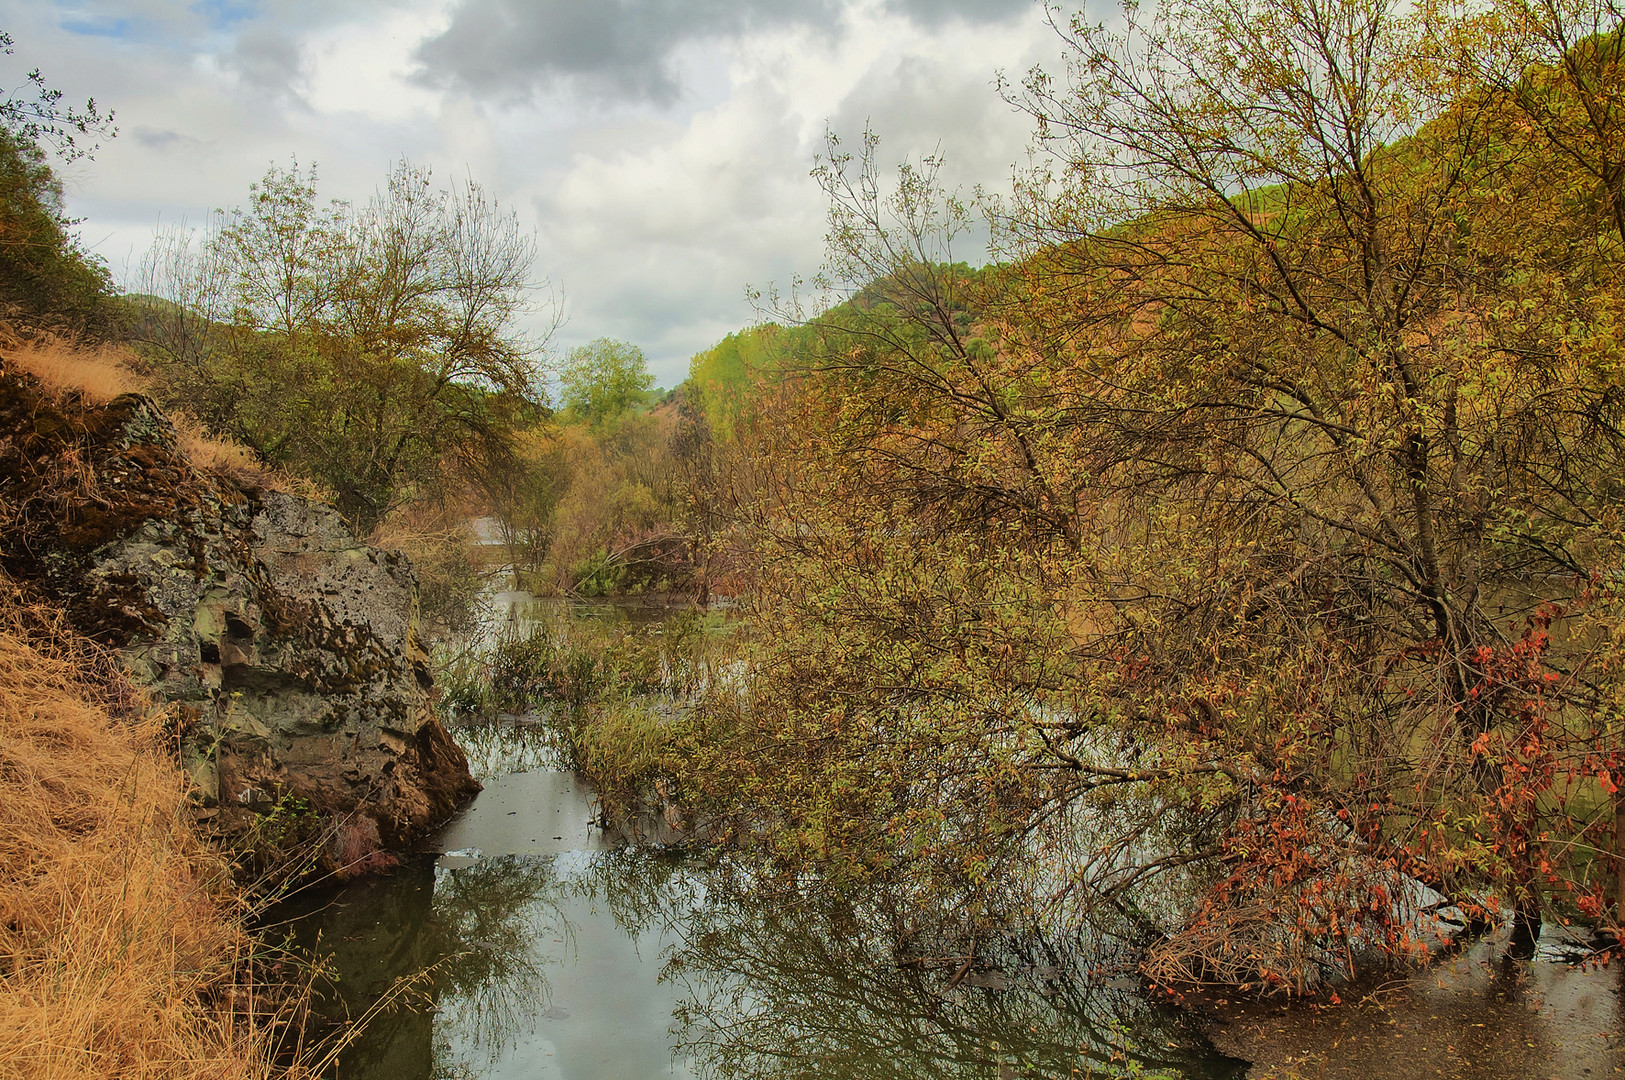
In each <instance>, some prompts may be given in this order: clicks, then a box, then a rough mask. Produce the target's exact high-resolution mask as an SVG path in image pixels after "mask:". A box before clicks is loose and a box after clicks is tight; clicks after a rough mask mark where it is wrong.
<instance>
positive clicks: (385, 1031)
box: [299, 857, 568, 1080]
mask: <svg viewBox="0 0 1625 1080" xmlns="http://www.w3.org/2000/svg"><path fill="white" fill-rule="evenodd" d="M567 888H568V885H567V884H566V883H561V882H560V880H559V878H558V877H557V875H556V874H555V871H554V865H553V862H552V861H551V860H536V859H524V858H518V857H511V858H501V859H487V860H483V861H481V862H478V863H474V864H472V865H470V866H464V867H457V868H455V869H444V868H442V869H436V867H435V866H434V863H433V860H432V859H429V860H421V861H418V862H415V863H412V864H409V865H406V866H403V867H401V869H400V870H398V871H397V872H396V873H395V874H394V875H391V876H390V877H387V878H380V879H376V880H373V881H367V882H362V883H360V884H358V885H354V886H351V887H350V888H348V889H346V890H345V891H344V892H343V893H342V894H340V895H339V896H338V897H335V898H334V899H333V902H331V903H330V904H328V905H327V906H325V907H323V908H321V909H320V910H317V911H315V912H314V913H313V914H311V915H310V916H308V917H307V918H306V919H304V920H303V921H302V922H301V925H300V935H299V936H300V939H301V943H302V944H303V945H304V946H305V947H306V948H307V949H309V950H310V951H312V952H313V953H314V954H316V955H317V956H326V957H328V958H329V960H328V964H329V969H330V970H331V971H332V973H333V976H334V978H333V982H332V986H331V987H330V989H329V992H328V993H327V994H326V995H325V997H324V1000H323V1001H321V1002H319V1003H318V1008H319V1009H321V1010H322V1011H324V1012H326V1013H327V1014H328V1015H329V1016H332V1017H334V1018H335V1019H343V1018H355V1017H359V1016H363V1015H365V1014H366V1013H367V1012H368V1010H370V1009H371V1008H372V1007H373V1005H374V1004H375V1003H376V1002H378V1001H379V1000H380V999H381V998H383V997H384V996H385V995H387V994H389V993H390V991H391V989H392V988H394V987H395V986H396V984H397V983H398V982H399V981H400V980H402V979H411V978H414V977H416V976H418V975H419V974H420V973H422V972H424V971H425V970H426V969H429V968H431V967H432V968H433V971H432V972H431V973H430V975H429V977H428V979H427V980H426V981H425V982H424V984H423V986H422V989H421V990H418V991H416V992H413V993H409V994H406V995H403V996H402V997H401V1000H400V1001H399V1002H398V1003H397V1004H396V1005H395V1006H394V1007H392V1008H390V1009H387V1010H385V1011H383V1012H381V1013H379V1014H377V1015H374V1016H373V1017H371V1018H370V1019H369V1020H368V1022H367V1023H366V1025H365V1026H364V1027H363V1029H362V1031H361V1033H360V1035H359V1037H358V1038H357V1039H356V1040H355V1042H354V1043H352V1044H351V1046H350V1047H349V1048H348V1049H347V1050H346V1051H345V1053H344V1055H343V1058H342V1061H341V1064H340V1067H339V1072H338V1076H339V1077H340V1078H342V1080H374V1078H376V1080H417V1078H420V1077H421V1078H423V1080H431V1078H440V1077H453V1076H462V1075H467V1074H468V1072H469V1069H468V1068H467V1067H466V1064H467V1063H466V1062H465V1063H460V1062H457V1061H454V1060H452V1059H453V1058H454V1056H455V1055H454V1054H453V1053H452V1051H451V1049H450V1047H449V1046H448V1045H447V1044H446V1043H445V1041H444V1040H443V1039H436V1038H434V1037H433V1036H434V1017H435V1012H436V1011H437V1009H438V1011H439V1012H440V1013H442V1014H445V1015H446V1016H447V1018H448V1019H449V1021H450V1027H451V1028H452V1029H453V1030H455V1031H456V1032H457V1035H458V1042H459V1045H460V1047H461V1048H462V1051H463V1053H464V1054H465V1055H466V1054H468V1053H469V1052H473V1053H475V1054H478V1055H483V1056H485V1057H487V1058H488V1059H489V1060H493V1061H494V1060H495V1059H496V1058H498V1057H499V1056H500V1055H501V1053H502V1051H503V1049H504V1048H505V1046H507V1045H508V1042H509V1039H510V1038H511V1036H512V1035H513V1034H514V1033H515V1032H517V1031H518V1030H519V1026H520V1024H521V1023H525V1022H528V1021H529V1020H530V1019H532V1018H534V1017H535V1016H536V1015H537V1014H538V1013H540V1012H541V1011H542V1010H543V1009H545V1008H546V1007H547V1001H548V981H547V977H546V973H545V972H544V971H543V970H542V967H541V963H540V961H539V958H538V956H537V955H536V954H535V952H534V950H533V949H532V948H531V945H532V943H533V942H534V941H535V940H536V939H537V938H538V937H541V936H542V935H544V934H545V935H547V936H555V935H558V934H560V933H564V932H568V925H567V924H566V923H565V921H564V919H563V916H562V915H561V914H560V913H559V911H558V906H557V905H558V901H559V899H560V898H561V896H562V895H563V892H564V891H565V890H566V889H567ZM442 1023H445V1021H442ZM431 1062H433V1066H432V1068H433V1071H432V1072H431Z"/></svg>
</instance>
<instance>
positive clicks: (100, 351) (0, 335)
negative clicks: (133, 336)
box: [0, 326, 324, 500]
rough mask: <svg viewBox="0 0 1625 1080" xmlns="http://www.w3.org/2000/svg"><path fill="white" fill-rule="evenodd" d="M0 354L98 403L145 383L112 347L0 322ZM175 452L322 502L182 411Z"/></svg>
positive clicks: (174, 417)
mask: <svg viewBox="0 0 1625 1080" xmlns="http://www.w3.org/2000/svg"><path fill="white" fill-rule="evenodd" d="M0 353H3V354H4V356H5V359H6V362H7V363H8V364H12V365H15V366H16V367H17V368H19V369H20V370H22V371H26V372H28V373H29V374H30V375H33V376H34V377H35V378H37V379H39V381H40V382H41V383H43V384H44V385H45V386H46V387H48V388H50V389H51V390H53V391H55V392H56V393H57V394H58V395H61V396H65V395H68V394H72V393H78V394H80V395H81V396H82V397H83V398H84V399H85V400H86V401H89V402H92V403H94V404H98V405H104V404H106V403H107V402H109V401H112V400H113V399H114V398H116V397H118V396H119V395H121V394H146V393H150V392H151V391H152V385H151V383H150V382H149V381H148V380H147V379H145V378H144V377H142V376H141V375H140V374H139V373H138V371H137V370H136V369H137V367H138V366H139V364H138V361H137V359H136V357H135V356H134V355H133V354H132V353H131V352H130V351H129V350H128V349H126V348H123V347H122V346H118V345H88V344H83V343H80V342H76V341H73V340H71V339H68V338H62V337H57V336H54V335H50V334H41V335H34V336H30V337H21V336H18V335H17V334H16V333H14V332H13V331H11V330H9V329H7V328H6V327H4V326H0ZM169 418H170V422H171V423H173V424H174V425H175V432H176V436H177V443H178V445H179V448H180V451H181V454H182V455H183V456H184V457H185V458H186V459H187V461H189V462H190V463H191V465H192V467H193V468H195V469H197V470H198V471H199V472H204V473H213V474H216V475H221V476H227V477H230V478H231V479H233V480H235V481H237V482H238V483H239V484H242V485H243V486H245V487H257V488H268V489H270V490H273V491H283V492H292V493H296V494H299V495H302V496H304V497H306V498H310V499H316V500H322V499H323V498H324V496H323V493H322V492H321V491H319V490H318V489H317V488H316V487H315V486H314V485H312V484H310V483H309V482H308V481H304V480H299V479H296V478H294V477H290V476H288V475H287V474H286V473H284V472H282V471H281V470H279V469H273V468H268V467H267V466H266V465H265V464H263V463H262V462H261V461H260V460H259V459H258V458H256V457H255V456H254V452H253V451H252V450H250V449H249V448H248V447H246V446H243V445H242V444H241V443H238V442H235V441H233V440H232V439H229V438H224V437H222V436H218V435H213V434H211V433H209V432H208V431H206V430H205V429H204V427H203V425H202V424H201V423H200V422H198V421H197V420H196V419H194V418H193V417H191V416H188V415H186V414H185V413H171V414H170V416H169Z"/></svg>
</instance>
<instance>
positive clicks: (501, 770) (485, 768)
mask: <svg viewBox="0 0 1625 1080" xmlns="http://www.w3.org/2000/svg"><path fill="white" fill-rule="evenodd" d="M451 736H452V738H453V739H455V740H456V741H457V745H458V746H459V747H461V748H462V751H463V753H464V754H466V755H468V769H469V772H471V773H473V775H474V779H476V780H489V779H491V778H492V777H494V776H508V775H511V774H513V773H522V772H546V771H549V770H554V769H558V768H559V767H560V763H561V761H562V758H561V756H560V753H559V748H558V745H557V740H556V739H555V738H554V737H553V736H552V734H551V733H550V731H549V729H548V728H547V727H545V726H543V725H541V724H539V723H526V722H521V721H519V720H504V721H501V722H496V723H485V724H466V725H461V726H458V727H454V728H452V731H451Z"/></svg>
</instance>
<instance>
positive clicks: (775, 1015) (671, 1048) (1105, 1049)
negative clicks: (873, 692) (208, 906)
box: [302, 849, 1241, 1080]
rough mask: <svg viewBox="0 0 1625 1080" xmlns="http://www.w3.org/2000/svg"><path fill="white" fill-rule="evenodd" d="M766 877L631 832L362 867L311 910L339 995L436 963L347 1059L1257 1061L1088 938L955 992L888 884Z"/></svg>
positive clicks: (1005, 966)
mask: <svg viewBox="0 0 1625 1080" xmlns="http://www.w3.org/2000/svg"><path fill="white" fill-rule="evenodd" d="M761 884H762V883H760V882H756V883H753V884H750V885H748V886H747V885H746V881H745V877H744V876H743V875H740V874H738V873H734V872H729V869H728V868H726V867H716V866H702V865H699V864H697V863H694V862H692V861H685V860H684V859H682V858H681V857H679V856H676V855H673V854H671V853H663V852H657V851H651V850H638V849H621V850H619V851H610V852H599V853H591V854H588V853H573V854H564V855H557V856H552V857H540V858H538V857H526V856H508V857H501V858H489V859H482V860H478V861H475V862H473V863H472V864H470V865H460V866H457V867H454V868H447V867H444V866H442V867H439V868H436V867H435V866H434V865H433V864H432V863H429V862H420V863H416V864H413V865H412V866H410V867H407V868H403V870H402V871H401V872H400V873H398V874H396V875H395V876H394V877H391V878H388V879H380V880H376V881H371V882H367V883H364V884H361V885H358V886H355V887H353V888H351V889H348V890H346V891H345V892H344V893H342V894H340V895H339V896H338V897H336V898H334V899H333V901H332V902H330V903H329V904H327V905H325V906H323V907H321V908H320V909H319V910H316V911H314V912H312V913H311V914H310V915H309V916H308V917H307V918H306V919H305V920H304V922H303V923H302V926H303V931H304V940H305V941H306V942H307V944H310V945H312V946H317V944H318V943H317V941H316V938H317V935H318V933H319V935H320V942H319V947H321V948H325V949H329V950H332V951H333V953H334V956H335V963H336V966H337V968H338V974H339V979H338V986H337V992H336V994H335V995H334V998H333V1001H332V1002H331V1004H332V1006H333V1007H334V1008H335V1010H338V1009H342V1010H343V1011H347V1013H348V1014H349V1015H360V1014H361V1013H363V1012H365V1011H366V1010H367V1009H368V1008H369V1007H371V1005H372V1003H373V1002H374V1001H376V1000H377V999H378V998H379V997H380V996H381V995H383V994H384V993H385V992H386V991H387V990H388V989H389V987H390V986H391V985H392V984H393V982H394V980H396V979H398V978H401V977H406V976H410V975H412V974H413V973H414V972H417V971H421V970H422V969H424V968H426V967H429V966H431V965H436V966H435V967H434V970H433V972H432V973H431V975H430V977H429V979H428V980H427V981H426V982H425V984H424V985H423V987H422V989H421V992H420V993H418V994H416V995H415V996H409V997H408V999H407V1000H405V1001H403V1002H402V1003H401V1007H398V1008H396V1009H395V1010H393V1011H391V1012H389V1013H387V1014H385V1015H383V1016H381V1017H379V1018H377V1019H375V1020H374V1021H372V1022H371V1023H370V1024H369V1025H368V1026H367V1028H366V1031H365V1033H364V1034H363V1035H362V1036H361V1038H360V1039H359V1040H358V1041H357V1042H356V1044H355V1045H354V1046H353V1047H351V1048H350V1050H349V1051H348V1052H347V1053H346V1054H345V1055H344V1057H343V1061H342V1062H341V1064H340V1067H339V1069H338V1071H337V1073H336V1075H337V1076H338V1077H341V1078H345V1080H382V1078H386V1077H387V1078H388V1080H407V1078H416V1077H424V1078H431V1077H432V1078H436V1080H439V1078H449V1077H464V1078H466V1077H492V1078H498V1077H518V1076H527V1077H528V1076H546V1075H557V1076H569V1077H572V1078H576V1080H591V1078H596V1077H632V1076H652V1075H674V1076H705V1077H711V1076H715V1077H739V1078H758V1077H760V1078H767V1077H774V1078H786V1080H790V1078H802V1077H805V1078H808V1080H811V1078H813V1077H818V1078H825V1077H875V1078H887V1080H893V1078H905V1077H907V1078H916V1077H919V1078H923V1077H966V1078H969V1077H1000V1078H1003V1077H1016V1076H1042V1077H1049V1076H1072V1075H1076V1074H1077V1073H1087V1072H1089V1071H1090V1070H1091V1069H1092V1070H1094V1073H1095V1075H1101V1074H1102V1073H1104V1074H1107V1075H1110V1074H1116V1073H1124V1072H1126V1071H1128V1070H1129V1069H1130V1068H1134V1067H1138V1068H1143V1069H1146V1070H1148V1071H1150V1072H1151V1073H1152V1074H1154V1075H1155V1074H1158V1073H1161V1074H1165V1075H1172V1076H1193V1077H1229V1076H1240V1075H1241V1072H1240V1071H1239V1070H1240V1068H1241V1065H1240V1063H1238V1062H1236V1061H1234V1060H1233V1059H1227V1058H1224V1057H1223V1055H1221V1054H1219V1053H1218V1052H1217V1051H1215V1050H1214V1049H1213V1048H1212V1046H1211V1045H1209V1044H1208V1043H1207V1042H1206V1040H1205V1039H1204V1038H1203V1037H1202V1036H1201V1035H1200V1034H1199V1033H1198V1032H1197V1031H1196V1030H1195V1029H1194V1028H1193V1027H1192V1025H1191V1024H1190V1023H1189V1021H1188V1020H1187V1019H1186V1018H1185V1017H1184V1016H1183V1015H1182V1014H1180V1013H1177V1012H1174V1011H1162V1010H1157V1009H1154V1008H1152V1007H1150V1006H1149V1005H1147V1004H1146V1003H1145V1002H1144V1001H1143V1000H1141V999H1140V998H1138V997H1137V996H1136V995H1135V994H1134V993H1133V991H1132V989H1128V988H1124V989H1112V988H1110V987H1107V986H1101V985H1090V983H1089V982H1088V980H1086V979H1083V978H1082V977H1081V973H1080V966H1079V964H1078V963H1076V962H1075V958H1072V957H1065V956H1056V955H1054V954H1053V953H1047V954H1044V955H1037V956H1035V955H1023V954H1022V953H1020V952H1019V951H1017V950H1009V949H1007V950H1006V951H1004V952H1003V953H1001V954H998V955H993V954H989V957H990V959H993V960H995V961H997V962H998V964H999V966H1000V968H1002V971H1003V973H1002V974H1000V973H999V972H997V971H977V972H975V973H974V974H971V975H968V976H966V977H962V978H961V980H960V981H959V983H958V985H957V986H955V987H954V988H953V989H951V990H949V991H948V992H947V993H943V992H942V991H943V989H944V986H945V984H946V983H947V982H948V981H949V980H950V979H951V977H952V975H953V974H954V972H953V971H952V969H951V967H949V966H944V965H940V964H939V965H919V964H904V965H900V964H899V960H900V959H905V960H906V959H908V958H907V957H904V956H903V955H902V953H901V952H900V951H899V947H898V945H897V942H896V939H895V938H894V937H892V936H891V935H890V934H889V933H888V932H887V931H886V930H885V928H884V925H883V923H884V920H883V919H880V918H877V915H876V913H877V912H878V911H880V910H881V908H882V907H883V905H877V906H873V907H866V906H865V905H862V904H858V905H853V904H851V903H841V904H834V903H830V902H828V900H827V898H826V897H822V896H820V895H819V894H818V893H817V892H816V891H815V890H809V889H806V888H797V889H789V890H785V889H771V888H762V887H761ZM973 984H979V985H973ZM997 986H1007V988H1004V989H994V988H993V987H997ZM1131 1063H1133V1064H1132V1065H1131Z"/></svg>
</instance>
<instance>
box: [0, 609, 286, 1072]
mask: <svg viewBox="0 0 1625 1080" xmlns="http://www.w3.org/2000/svg"><path fill="white" fill-rule="evenodd" d="M87 670H88V671H91V672H94V673H95V674H94V676H92V677H91V678H87V676H86V672H87ZM118 682H119V676H118V675H117V674H116V671H115V669H114V667H113V665H111V664H110V663H107V662H105V661H104V660H100V659H99V658H98V657H97V656H96V655H95V654H94V653H93V651H91V647H90V646H88V645H84V644H82V643H78V644H76V643H75V642H74V639H73V638H72V636H71V634H69V633H68V632H67V630H66V628H65V627H63V626H61V625H60V622H59V621H57V620H55V619H54V618H53V616H52V615H51V614H50V613H49V612H47V611H44V610H42V609H40V608H37V607H36V608H28V607H25V606H24V605H22V604H21V603H20V602H19V601H18V599H17V593H16V591H15V589H14V588H13V587H11V586H9V584H8V583H5V582H4V581H0V1078H4V1080H12V1078H16V1080H24V1078H26V1080H69V1078H73V1080H81V1078H91V1080H95V1078H103V1077H105V1078H109V1080H111V1078H114V1077H117V1078H120V1080H143V1078H153V1080H158V1078H163V1080H181V1078H195V1080H203V1078H210V1080H213V1078H220V1080H237V1078H242V1080H253V1078H263V1077H270V1076H273V1075H278V1072H277V1070H276V1069H274V1068H273V1066H272V1065H271V1059H272V1050H273V1047H272V1043H273V1041H274V1037H275V1035H276V1032H277V1030H278V1029H279V1021H280V1020H281V1019H285V1018H286V1012H285V1010H284V1011H282V1012H281V1013H280V1015H279V1011H278V1008H277V1006H276V1005H274V1004H273V1003H272V1002H271V1001H268V1000H266V998H265V995H264V992H263V991H257V990H256V988H255V987H254V986H253V985H252V984H250V983H247V982H246V981H245V979H244V972H245V971H246V970H248V968H249V967H250V965H248V964H247V963H246V962H245V961H246V958H247V956H248V953H249V950H250V949H251V948H252V944H251V942H250V940H249V939H248V937H247V936H246V935H245V934H244V933H243V931H242V929H241V927H240V925H239V924H238V922H237V921H236V920H235V918H234V910H233V905H234V903H235V900H234V897H235V893H234V890H233V887H232V885H231V882H230V879H229V875H228V873H227V868H226V867H225V866H224V865H222V863H221V861H220V859H219V858H218V856H216V855H215V854H213V853H211V852H210V851H209V850H208V848H207V847H206V846H205V845H204V844H203V843H202V842H201V841H200V840H199V839H198V838H197V836H196V835H195V834H194V832H193V831H192V828H191V826H190V824H189V819H188V816H187V813H186V791H187V782H186V778H185V777H184V776H183V775H182V773H181V771H180V769H179V768H178V767H177V766H176V765H175V763H174V762H173V760H172V759H171V757H170V756H169V755H168V754H167V753H166V752H165V749H164V746H163V743H162V736H161V725H160V724H159V722H158V717H156V716H155V715H154V714H153V711H152V710H151V709H145V710H141V709H139V708H138V707H137V706H139V698H138V697H134V696H132V695H131V693H130V692H129V690H128V687H127V685H125V686H122V687H121V686H119V685H116V684H117V683H118ZM132 702H134V703H135V706H131V704H130V703H132ZM120 703H123V704H125V705H126V706H127V707H129V708H130V709H131V711H132V715H131V716H129V717H128V718H127V719H118V718H115V717H114V716H112V715H110V713H109V705H110V704H112V705H113V706H115V707H117V706H118V705H119V704H120ZM256 999H257V1000H256Z"/></svg>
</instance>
